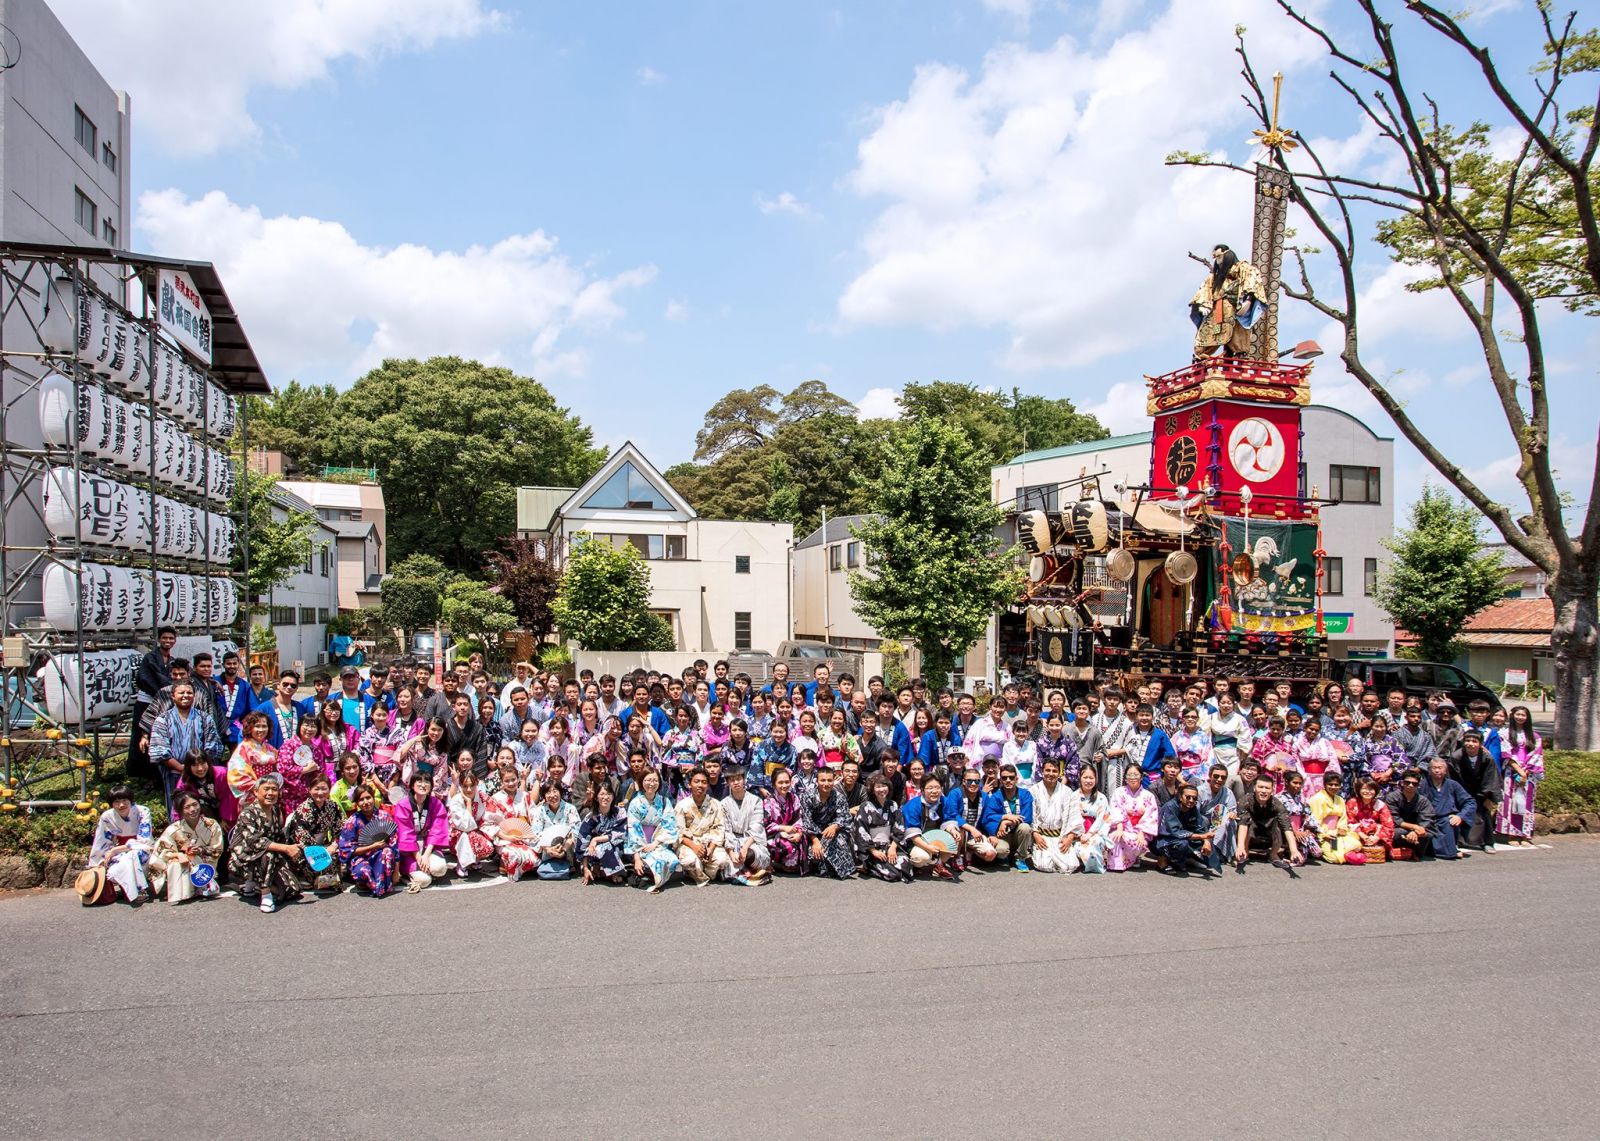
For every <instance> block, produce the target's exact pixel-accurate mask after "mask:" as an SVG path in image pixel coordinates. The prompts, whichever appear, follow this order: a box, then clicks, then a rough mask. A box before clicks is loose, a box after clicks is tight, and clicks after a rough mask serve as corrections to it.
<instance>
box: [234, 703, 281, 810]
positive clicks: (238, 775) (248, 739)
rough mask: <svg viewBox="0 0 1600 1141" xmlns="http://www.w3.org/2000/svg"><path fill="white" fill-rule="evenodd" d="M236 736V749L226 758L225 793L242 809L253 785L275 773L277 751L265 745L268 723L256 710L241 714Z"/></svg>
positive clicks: (268, 720)
mask: <svg viewBox="0 0 1600 1141" xmlns="http://www.w3.org/2000/svg"><path fill="white" fill-rule="evenodd" d="M239 734H240V736H239V747H238V748H237V749H235V750H234V751H233V756H232V757H230V758H228V790H229V791H230V792H232V793H233V796H234V800H235V802H236V803H237V804H238V805H239V806H240V807H243V805H244V804H245V803H246V802H248V801H249V800H250V798H251V797H252V796H253V795H254V794H255V788H256V782H257V781H258V780H260V779H261V778H262V777H264V776H266V775H267V774H268V773H275V772H277V771H278V750H276V749H274V748H273V747H272V746H271V745H270V744H269V743H268V742H267V738H268V737H270V736H271V735H272V720H271V718H269V717H268V716H267V715H266V714H265V713H263V712H261V710H259V709H257V710H254V711H253V712H250V713H246V714H245V715H244V720H243V721H241V722H240V724H239ZM235 819H237V817H235Z"/></svg>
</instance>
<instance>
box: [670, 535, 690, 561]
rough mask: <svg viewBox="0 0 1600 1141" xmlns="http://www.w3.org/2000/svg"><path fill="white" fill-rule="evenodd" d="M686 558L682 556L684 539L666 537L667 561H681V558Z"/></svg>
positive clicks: (678, 536) (679, 536)
mask: <svg viewBox="0 0 1600 1141" xmlns="http://www.w3.org/2000/svg"><path fill="white" fill-rule="evenodd" d="M687 557H688V556H687V555H685V554H684V538H683V536H682V535H668V536H667V558H669V559H682V558H687Z"/></svg>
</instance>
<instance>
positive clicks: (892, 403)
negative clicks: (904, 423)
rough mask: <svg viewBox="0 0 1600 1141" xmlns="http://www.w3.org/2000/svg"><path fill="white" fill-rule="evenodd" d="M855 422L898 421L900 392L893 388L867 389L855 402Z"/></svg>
mask: <svg viewBox="0 0 1600 1141" xmlns="http://www.w3.org/2000/svg"><path fill="white" fill-rule="evenodd" d="M856 419H857V420H879V419H882V420H898V419H900V391H899V389H895V388H869V389H867V391H866V392H865V393H864V394H863V395H862V397H861V399H860V400H857V401H856Z"/></svg>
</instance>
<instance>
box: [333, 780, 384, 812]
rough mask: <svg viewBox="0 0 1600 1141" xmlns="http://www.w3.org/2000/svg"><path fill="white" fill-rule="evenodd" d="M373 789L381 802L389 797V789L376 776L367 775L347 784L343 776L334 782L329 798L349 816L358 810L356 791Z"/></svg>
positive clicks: (375, 796) (373, 792)
mask: <svg viewBox="0 0 1600 1141" xmlns="http://www.w3.org/2000/svg"><path fill="white" fill-rule="evenodd" d="M363 788H367V789H371V790H372V795H373V797H374V798H376V799H377V801H378V803H379V804H382V803H384V802H385V801H386V800H388V799H389V790H388V788H386V787H385V786H384V785H383V784H382V783H381V782H380V781H379V780H378V778H377V777H376V776H365V777H362V778H361V779H360V780H358V781H356V783H355V784H346V783H345V780H344V778H343V777H340V778H339V779H338V780H337V781H335V782H334V785H333V788H332V789H331V790H330V791H329V793H328V799H329V800H330V801H332V802H333V803H334V804H336V805H338V806H339V811H340V812H341V813H343V814H344V815H345V816H349V815H350V814H351V813H352V812H354V811H355V810H356V793H357V792H359V791H360V790H361V789H363Z"/></svg>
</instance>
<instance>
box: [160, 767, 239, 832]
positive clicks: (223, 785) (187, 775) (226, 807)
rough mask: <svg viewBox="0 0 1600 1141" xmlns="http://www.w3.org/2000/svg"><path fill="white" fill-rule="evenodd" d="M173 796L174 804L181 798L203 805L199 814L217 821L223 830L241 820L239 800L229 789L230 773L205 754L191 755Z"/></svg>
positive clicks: (173, 791)
mask: <svg viewBox="0 0 1600 1141" xmlns="http://www.w3.org/2000/svg"><path fill="white" fill-rule="evenodd" d="M172 795H173V804H174V805H176V804H177V798H178V797H179V796H180V795H183V796H192V797H194V798H195V799H196V800H198V801H199V802H200V815H202V816H204V817H205V818H206V819H207V820H215V821H216V822H217V823H218V824H220V825H222V827H223V830H224V831H226V830H228V829H230V828H232V827H233V823H234V821H236V820H238V819H239V801H238V799H237V798H236V797H235V796H234V795H233V790H232V789H231V788H229V787H228V770H227V769H225V768H223V767H222V766H221V765H214V764H212V763H211V761H210V759H209V758H207V757H206V756H205V755H204V754H202V753H191V754H189V757H188V759H187V760H186V761H185V762H184V765H183V773H182V774H181V775H180V776H179V777H178V785H177V787H176V788H174V789H173V790H172Z"/></svg>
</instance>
